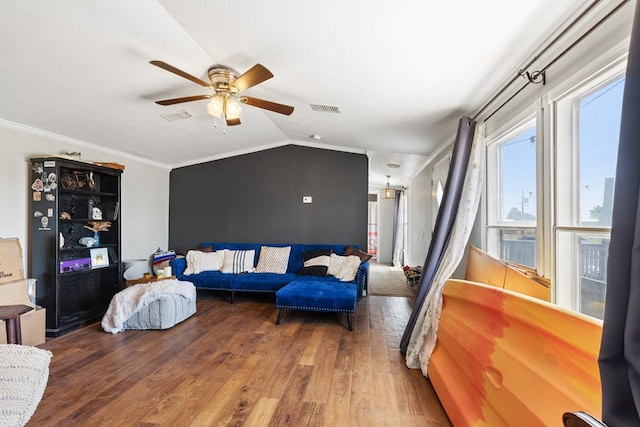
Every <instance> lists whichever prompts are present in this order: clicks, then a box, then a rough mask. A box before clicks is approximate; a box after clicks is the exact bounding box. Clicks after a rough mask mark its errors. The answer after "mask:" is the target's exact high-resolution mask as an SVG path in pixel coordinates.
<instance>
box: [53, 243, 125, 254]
mask: <svg viewBox="0 0 640 427" xmlns="http://www.w3.org/2000/svg"><path fill="white" fill-rule="evenodd" d="M117 247H118V245H117V244H116V243H113V244H109V245H96V246H91V247H86V246H78V247H76V248H60V252H78V251H89V250H91V249H99V248H117Z"/></svg>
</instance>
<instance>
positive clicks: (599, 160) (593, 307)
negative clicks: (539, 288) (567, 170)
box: [576, 78, 624, 319]
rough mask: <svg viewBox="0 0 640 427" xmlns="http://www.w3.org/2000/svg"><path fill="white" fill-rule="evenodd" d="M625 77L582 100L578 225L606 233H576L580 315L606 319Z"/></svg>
mask: <svg viewBox="0 0 640 427" xmlns="http://www.w3.org/2000/svg"><path fill="white" fill-rule="evenodd" d="M623 89H624V78H620V79H617V80H616V81H614V82H612V83H610V84H608V85H607V86H605V87H603V88H601V89H599V90H598V91H596V92H594V93H592V94H590V95H588V96H586V97H584V98H582V99H580V102H579V158H580V178H579V179H580V181H579V182H580V183H579V186H580V187H579V195H580V208H579V210H580V213H579V219H578V221H579V225H580V226H589V227H603V228H604V230H606V231H604V232H602V233H578V234H576V239H577V243H578V244H577V248H578V260H579V265H578V275H579V287H580V288H579V311H580V312H582V313H585V314H588V315H590V316H594V317H597V318H600V319H602V317H603V315H604V295H605V287H606V280H607V254H608V251H609V231H608V230H609V227H611V213H612V210H613V187H614V181H615V173H616V159H617V155H618V141H619V137H620V117H621V114H622V95H623Z"/></svg>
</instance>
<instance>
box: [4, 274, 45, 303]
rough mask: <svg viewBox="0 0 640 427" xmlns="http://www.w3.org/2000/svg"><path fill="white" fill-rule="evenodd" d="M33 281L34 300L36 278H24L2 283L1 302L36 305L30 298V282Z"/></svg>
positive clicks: (34, 295)
mask: <svg viewBox="0 0 640 427" xmlns="http://www.w3.org/2000/svg"><path fill="white" fill-rule="evenodd" d="M30 282H33V285H32V286H31V287H32V290H31V292H32V293H33V300H34V301H35V299H36V286H35V285H36V284H35V282H36V280H35V279H22V280H15V281H13V282H7V283H0V303H1V304H2V305H15V304H25V305H28V306H29V307H35V305H34V304H33V303H32V302H31V298H29V283H30Z"/></svg>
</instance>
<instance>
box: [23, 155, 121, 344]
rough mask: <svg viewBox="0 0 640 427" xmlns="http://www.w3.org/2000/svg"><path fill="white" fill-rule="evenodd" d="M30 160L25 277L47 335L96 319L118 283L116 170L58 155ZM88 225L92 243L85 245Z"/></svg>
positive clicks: (118, 210)
mask: <svg viewBox="0 0 640 427" xmlns="http://www.w3.org/2000/svg"><path fill="white" fill-rule="evenodd" d="M30 162H31V163H30V165H31V177H32V180H31V183H30V185H31V188H30V200H31V210H30V212H29V215H30V217H31V219H30V224H31V225H30V232H29V239H30V245H29V249H30V254H29V255H30V263H29V269H30V271H29V276H30V277H33V278H35V279H37V282H36V303H37V304H38V305H41V306H43V307H44V308H46V309H47V312H46V314H47V327H46V333H47V335H48V336H54V337H55V336H59V335H62V334H64V333H67V332H71V331H72V330H74V329H76V328H78V327H81V326H83V325H87V324H90V323H93V322H96V321H98V320H100V319H101V318H102V316H103V315H104V312H105V311H106V309H107V307H108V305H109V302H110V301H111V298H112V297H113V295H114V294H116V293H117V292H118V291H120V290H121V289H122V287H123V279H122V273H123V271H122V262H121V229H120V219H119V218H118V217H119V213H120V193H121V184H120V182H121V175H122V171H121V170H119V169H114V168H108V167H104V166H97V165H93V164H90V163H85V162H80V161H75V160H69V159H65V158H59V157H40V158H32V159H30ZM100 217H101V218H102V219H93V218H100ZM94 225H99V226H100V227H99V228H100V229H101V230H102V231H99V232H98V240H99V243H98V244H97V245H93V246H87V238H94V236H95V232H94V231H93V230H91V229H88V228H87V227H90V228H96V227H94Z"/></svg>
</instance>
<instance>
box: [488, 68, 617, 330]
mask: <svg viewBox="0 0 640 427" xmlns="http://www.w3.org/2000/svg"><path fill="white" fill-rule="evenodd" d="M622 73H623V65H621V64H620V65H616V66H611V67H609V68H608V69H606V70H603V71H602V72H601V73H600V74H599V75H598V76H595V77H593V78H591V79H589V80H588V81H586V82H584V83H582V84H581V85H579V87H575V88H574V89H572V90H570V91H569V90H566V91H565V92H563V93H562V95H561V96H558V97H557V99H555V100H554V99H553V98H552V97H551V94H546V95H544V97H545V98H544V99H545V100H546V104H545V105H544V106H542V104H543V103H544V102H540V105H537V106H536V116H535V117H536V118H535V120H534V119H528V120H525V121H524V122H521V123H520V124H519V125H517V126H512V127H511V128H510V129H509V130H508V131H506V132H503V133H501V134H499V131H498V132H496V133H497V134H498V135H497V136H495V137H490V138H487V193H486V207H487V209H486V212H487V232H486V249H487V252H489V253H490V254H491V255H493V256H495V257H497V258H500V259H503V260H506V261H513V262H517V263H519V264H523V265H526V266H529V267H533V268H536V269H537V270H538V272H539V273H540V274H543V275H544V276H545V277H547V278H549V279H551V282H552V286H553V288H552V295H553V296H552V300H553V302H555V303H557V304H559V305H561V306H563V307H565V308H569V309H572V310H576V311H579V312H581V313H584V314H587V315H589V316H592V317H596V318H600V319H602V317H603V314H604V296H605V288H606V279H607V258H608V252H609V238H610V232H611V213H612V210H613V191H614V184H615V171H616V162H617V151H618V140H619V132H620V117H621V113H622V96H623V88H624V78H623V77H622ZM542 129H544V131H542ZM541 157H544V158H541ZM539 218H542V219H543V220H539ZM538 264H541V265H538Z"/></svg>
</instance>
